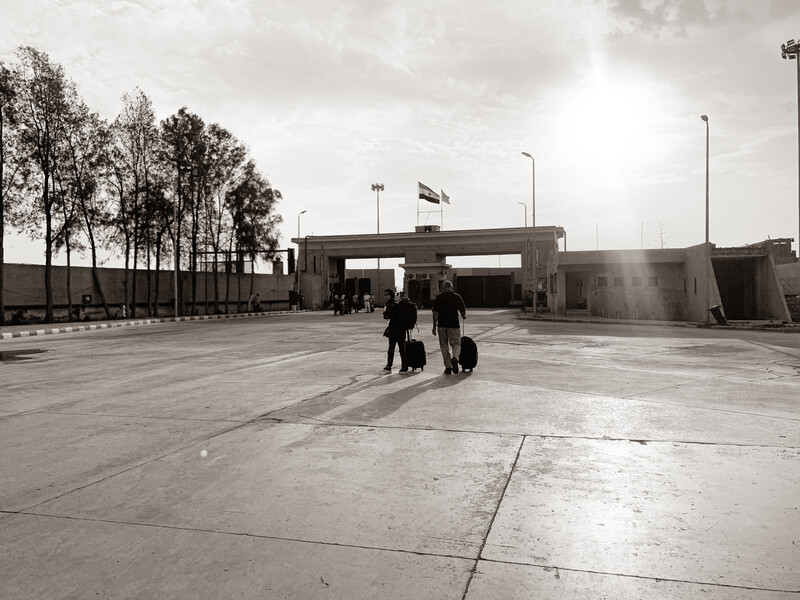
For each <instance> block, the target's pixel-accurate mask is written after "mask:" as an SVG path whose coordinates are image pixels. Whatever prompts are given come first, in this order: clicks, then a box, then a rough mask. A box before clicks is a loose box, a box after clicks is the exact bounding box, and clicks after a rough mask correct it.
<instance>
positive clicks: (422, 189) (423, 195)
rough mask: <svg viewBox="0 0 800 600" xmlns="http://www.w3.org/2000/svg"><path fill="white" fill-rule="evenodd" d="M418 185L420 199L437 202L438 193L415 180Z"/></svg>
mask: <svg viewBox="0 0 800 600" xmlns="http://www.w3.org/2000/svg"><path fill="white" fill-rule="evenodd" d="M417 185H419V197H420V199H421V200H427V201H428V202H433V203H434V204H439V194H437V193H436V192H434V191H433V190H432V189H431V188H429V187H428V186H427V185H425V184H424V183H420V182H419V181H418V182H417Z"/></svg>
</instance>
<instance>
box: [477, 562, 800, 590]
mask: <svg viewBox="0 0 800 600" xmlns="http://www.w3.org/2000/svg"><path fill="white" fill-rule="evenodd" d="M480 562H486V563H494V564H500V565H514V566H521V567H534V568H537V569H543V570H545V571H555V572H556V578H557V579H558V578H559V576H558V572H559V571H561V572H569V573H585V574H587V575H605V576H608V577H626V578H628V579H640V580H643V581H655V582H657V583H660V582H662V581H663V582H669V583H680V584H686V585H700V586H706V587H714V588H723V589H733V590H747V591H753V592H771V593H782V594H800V588H798V589H780V588H765V587H754V586H747V585H733V584H729V583H718V582H713V581H695V580H691V579H673V578H670V577H649V576H646V575H633V574H631V573H615V572H611V571H595V570H591V569H575V568H572V567H559V566H556V565H543V564H538V563H530V562H524V561H513V560H499V559H493V558H481V559H480ZM462 600H463V599H462Z"/></svg>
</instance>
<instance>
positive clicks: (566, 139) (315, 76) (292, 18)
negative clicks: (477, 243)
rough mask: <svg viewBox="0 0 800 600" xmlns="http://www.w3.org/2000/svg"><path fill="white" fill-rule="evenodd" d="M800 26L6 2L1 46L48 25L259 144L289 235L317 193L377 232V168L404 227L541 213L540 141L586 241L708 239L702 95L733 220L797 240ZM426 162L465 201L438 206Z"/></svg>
mask: <svg viewBox="0 0 800 600" xmlns="http://www.w3.org/2000/svg"><path fill="white" fill-rule="evenodd" d="M798 36H800V10H798V5H797V0H730V1H726V0H583V1H580V0H493V1H491V2H488V1H477V0H458V1H455V0H399V1H395V0H387V1H381V0H291V1H285V2H283V1H276V0H170V2H159V1H155V0H103V1H100V0H83V1H81V0H0V61H4V62H13V61H14V53H15V51H16V49H17V47H18V46H20V45H30V46H34V47H35V48H37V49H39V50H41V51H44V52H47V53H48V54H49V56H50V58H51V60H53V61H55V62H58V63H60V64H62V65H63V66H64V68H65V71H66V74H67V75H68V76H69V77H70V78H72V79H73V80H74V81H75V83H76V84H77V87H78V90H79V92H80V93H81V95H82V96H83V98H84V99H85V101H86V103H87V104H88V105H89V106H90V107H92V108H93V109H94V110H96V111H98V112H99V113H100V115H101V116H103V117H105V118H107V119H109V120H112V119H113V118H114V117H115V116H116V115H117V114H118V112H119V110H120V108H121V100H120V97H121V96H122V94H123V93H124V92H129V91H131V90H133V89H134V88H135V87H137V86H138V87H140V88H141V89H142V90H143V91H144V92H145V93H146V94H147V95H148V96H149V97H150V98H151V99H152V101H153V104H154V107H155V109H156V113H157V117H158V119H159V120H160V119H163V118H166V117H167V116H169V115H171V114H173V113H175V112H176V111H177V110H178V109H180V108H181V107H182V106H186V107H188V109H189V110H191V111H192V112H195V113H196V114H198V115H200V116H201V117H202V118H203V119H204V120H205V121H206V122H207V123H212V122H216V123H219V124H220V125H222V126H223V127H225V128H227V129H228V130H230V131H231V132H232V133H233V134H234V135H236V136H237V137H238V138H239V139H240V140H241V141H243V142H244V143H246V144H247V145H248V146H249V148H250V150H251V154H252V156H253V158H254V159H255V160H256V162H257V164H258V166H259V169H260V170H261V172H262V173H263V174H264V175H266V176H267V178H268V179H269V180H270V182H271V183H272V185H273V187H274V188H276V189H278V190H280V191H281V193H282V194H283V200H282V201H281V202H280V204H279V205H278V212H279V213H280V214H281V215H282V216H283V220H284V222H283V224H282V225H281V240H280V247H282V248H285V247H287V246H288V245H289V243H290V241H289V240H290V238H292V237H296V236H297V234H298V214H299V213H300V212H301V211H307V212H306V213H305V214H303V215H302V216H301V217H300V233H301V235H339V234H362V233H375V231H376V229H377V227H378V222H377V212H378V207H377V203H378V200H377V198H376V194H375V192H373V191H372V190H371V184H372V183H383V184H384V186H385V190H384V191H383V192H382V193H381V195H380V231H381V232H382V233H386V232H408V231H413V229H414V226H415V225H416V224H418V223H419V224H423V223H426V222H427V223H429V224H440V223H441V224H442V225H443V229H445V230H455V229H479V228H501V227H519V226H522V225H524V224H525V222H524V219H525V218H526V213H527V218H528V219H530V218H531V214H530V212H531V208H532V207H531V200H532V196H533V193H532V162H531V160H530V159H529V158H527V157H525V156H523V155H522V154H521V153H522V152H528V153H530V154H531V155H532V156H533V157H534V160H535V183H536V190H535V198H536V224H537V225H539V226H562V227H564V228H565V230H566V232H567V248H566V249H567V250H594V249H596V248H599V249H601V250H606V249H624V248H640V247H644V248H657V247H662V245H663V247H668V248H678V247H685V246H691V245H694V244H699V243H702V242H703V241H704V238H705V164H706V163H705V150H706V145H705V144H706V124H705V123H704V122H703V121H702V120H701V119H700V115H701V114H706V115H708V117H709V133H710V138H709V139H710V163H709V170H710V188H709V189H710V241H711V242H712V243H715V244H717V245H718V246H738V245H743V244H747V243H753V242H757V241H760V240H764V239H766V238H768V237H772V238H777V237H791V238H795V240H797V239H798V236H799V235H800V232H799V231H798V227H800V225H798V220H799V219H798V108H797V101H798V93H797V70H796V63H795V61H789V60H784V59H782V58H781V52H780V45H781V43H783V42H786V41H787V40H788V39H790V38H796V37H798ZM418 181H420V182H422V183H424V184H426V185H428V186H429V187H431V188H433V189H434V190H437V191H438V190H444V191H445V192H446V193H447V195H448V196H450V198H451V204H450V205H449V206H448V205H444V206H443V212H442V213H441V214H439V213H437V214H422V215H418V214H417V209H418V199H417V182H418ZM520 202H521V203H524V206H523V205H521V204H519V203H520ZM419 208H420V209H421V210H431V209H435V210H438V208H439V207H438V206H436V205H433V204H428V203H425V202H421V203H419ZM426 219H427V221H426ZM793 248H794V249H797V243H795V244H793ZM562 249H563V243H562ZM6 260H7V261H8V262H29V263H42V262H43V246H42V245H41V244H39V245H37V244H34V243H31V242H29V241H27V240H26V239H23V238H21V237H19V236H15V237H13V238H12V239H11V240H7V242H6ZM483 260H486V259H483ZM492 260H493V261H496V264H501V265H502V266H506V265H507V264H508V265H512V262H513V260H511V259H509V257H504V258H503V259H499V258H495V259H492ZM509 260H511V262H507V261H509ZM473 262H475V261H473ZM112 263H113V260H112V261H111V263H109V264H112ZM451 263H453V264H455V265H456V266H469V265H467V264H461V265H459V264H456V261H451ZM517 264H518V262H517ZM494 265H495V263H493V264H492V265H491V266H494ZM348 266H350V263H348ZM353 266H357V265H355V264H354V265H353ZM364 266H368V265H364ZM475 266H482V265H479V264H478V263H477V262H476V263H475ZM512 266H513V265H512Z"/></svg>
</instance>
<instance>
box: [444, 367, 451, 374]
mask: <svg viewBox="0 0 800 600" xmlns="http://www.w3.org/2000/svg"><path fill="white" fill-rule="evenodd" d="M452 372H453V370H452V369H451V368H450V367H447V368H446V369H445V370H444V374H445V375H450V374H451V373H452Z"/></svg>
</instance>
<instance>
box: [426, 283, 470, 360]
mask: <svg viewBox="0 0 800 600" xmlns="http://www.w3.org/2000/svg"><path fill="white" fill-rule="evenodd" d="M458 313H461V318H462V319H466V318H467V307H466V306H464V299H463V298H462V297H461V296H459V295H458V294H456V293H455V292H454V291H453V282H452V281H449V280H447V279H445V280H444V281H443V282H442V291H441V292H440V293H439V295H438V296H436V299H435V300H434V301H433V335H436V328H437V327H438V328H439V348H440V349H441V350H442V360H443V361H444V374H445V375H450V373H458V356H459V354H461V324H460V323H459V321H458ZM451 348H452V351H453V352H452V355H451V354H450V350H451Z"/></svg>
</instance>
